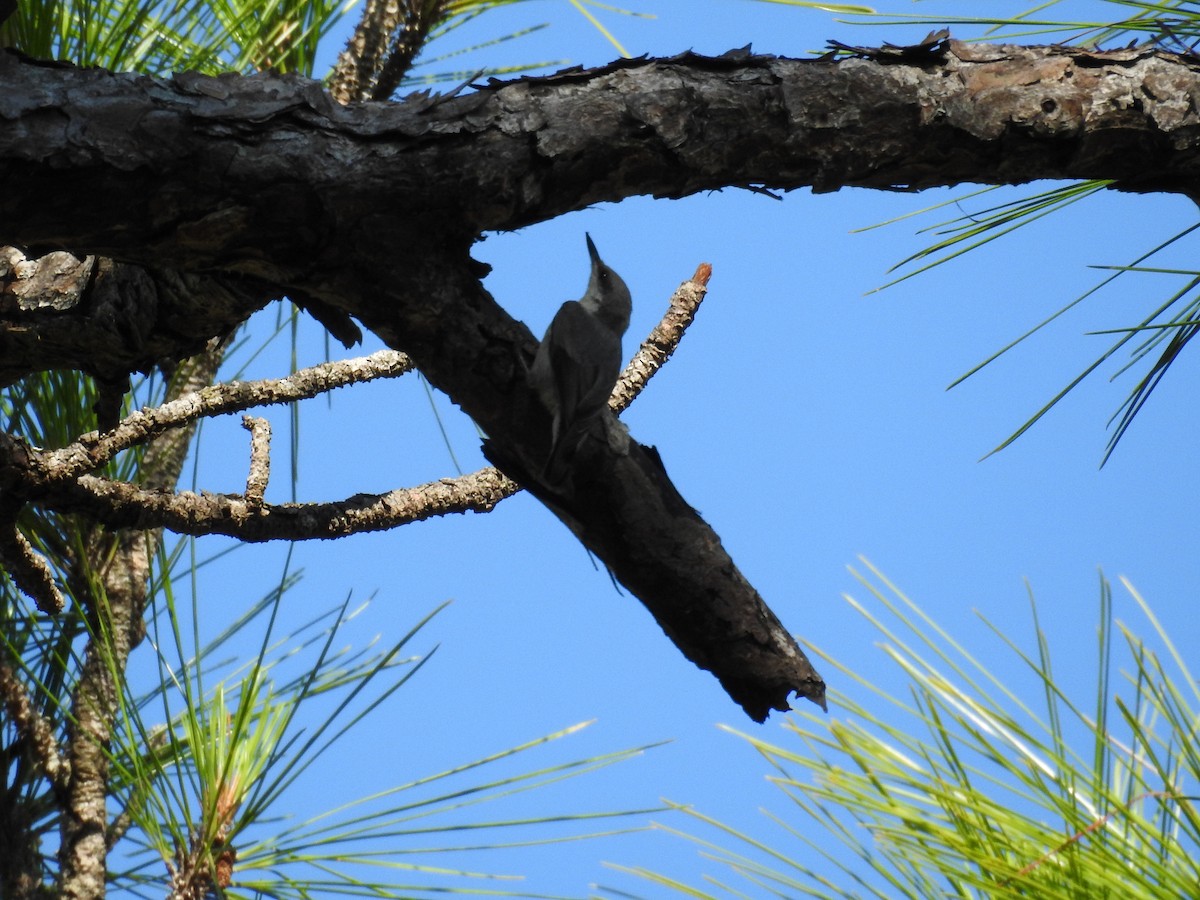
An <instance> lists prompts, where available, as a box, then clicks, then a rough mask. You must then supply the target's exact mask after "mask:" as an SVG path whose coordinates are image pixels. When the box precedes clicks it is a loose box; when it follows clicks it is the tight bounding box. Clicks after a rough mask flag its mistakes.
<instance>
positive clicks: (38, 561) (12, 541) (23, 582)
mask: <svg viewBox="0 0 1200 900" xmlns="http://www.w3.org/2000/svg"><path fill="white" fill-rule="evenodd" d="M0 562H3V563H4V567H5V569H7V570H8V574H9V575H10V576H11V577H12V580H13V581H14V582H15V583H16V585H17V587H18V588H20V589H21V590H22V591H23V592H24V593H25V594H27V595H28V596H30V597H32V598H33V602H34V603H35V604H37V608H38V609H40V610H41V611H42V612H44V613H45V614H46V615H48V616H56V615H58V614H59V613H61V612H62V611H63V609H64V608H65V607H66V603H67V601H66V599H65V598H64V597H63V595H62V592H61V591H59V589H58V585H56V584H55V583H54V574H53V573H52V572H51V571H50V567H49V566H48V565H46V560H44V559H43V558H42V557H41V555H40V554H39V553H38V552H37V551H36V550H34V549H33V547H32V545H30V543H29V541H27V540H25V536H24V535H23V534H21V532H20V531H19V530H18V529H17V526H16V523H15V522H11V521H6V522H0Z"/></svg>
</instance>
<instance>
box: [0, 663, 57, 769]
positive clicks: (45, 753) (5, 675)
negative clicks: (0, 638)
mask: <svg viewBox="0 0 1200 900" xmlns="http://www.w3.org/2000/svg"><path fill="white" fill-rule="evenodd" d="M0 701H3V703H4V709H5V711H6V712H7V713H8V717H9V721H10V722H12V724H13V727H14V728H16V730H17V733H18V734H21V735H23V736H24V737H25V738H27V740H28V746H29V747H30V748H31V749H32V751H33V753H34V755H35V756H36V758H37V761H38V764H39V765H40V767H41V770H42V772H44V773H45V775H46V777H47V778H48V779H50V783H51V784H53V785H54V786H55V787H56V788H59V789H61V788H63V787H64V786H65V785H66V783H67V779H68V777H69V774H70V771H69V768H68V763H67V760H66V758H65V757H64V756H63V754H62V751H61V750H60V749H59V746H58V740H57V739H56V738H55V737H54V726H53V725H51V724H50V722H49V721H48V720H47V719H46V718H45V717H44V716H42V715H41V714H40V713H39V712H38V711H37V706H36V704H35V703H34V702H33V698H31V697H30V696H29V691H28V690H26V688H25V685H24V683H23V682H22V681H21V679H20V678H18V677H17V673H16V672H14V671H13V669H12V666H10V665H9V664H8V662H6V661H0Z"/></svg>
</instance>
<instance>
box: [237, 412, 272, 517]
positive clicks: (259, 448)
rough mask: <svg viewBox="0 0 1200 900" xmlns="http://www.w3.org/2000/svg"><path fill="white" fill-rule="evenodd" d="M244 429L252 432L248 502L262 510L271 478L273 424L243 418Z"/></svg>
mask: <svg viewBox="0 0 1200 900" xmlns="http://www.w3.org/2000/svg"><path fill="white" fill-rule="evenodd" d="M242 427H244V428H245V429H246V430H247V431H249V432H250V471H249V473H248V474H247V475H246V502H247V503H248V504H250V506H252V507H254V508H256V509H261V508H262V505H263V495H264V494H265V493H266V491H267V481H268V480H269V479H270V477H271V423H269V422H268V421H267V420H266V419H262V418H256V417H254V416H242Z"/></svg>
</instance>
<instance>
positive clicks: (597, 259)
mask: <svg viewBox="0 0 1200 900" xmlns="http://www.w3.org/2000/svg"><path fill="white" fill-rule="evenodd" d="M583 236H584V237H585V238H587V245H588V255H590V256H591V257H592V262H594V263H596V264H599V263H600V254H599V253H597V252H596V245H595V244H593V243H592V236H591V235H590V234H588V233H587V232H586V231H585V232H584V233H583Z"/></svg>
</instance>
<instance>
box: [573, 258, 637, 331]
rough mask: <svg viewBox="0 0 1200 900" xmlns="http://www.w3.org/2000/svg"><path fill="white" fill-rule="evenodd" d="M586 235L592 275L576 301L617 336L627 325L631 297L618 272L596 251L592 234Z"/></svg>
mask: <svg viewBox="0 0 1200 900" xmlns="http://www.w3.org/2000/svg"><path fill="white" fill-rule="evenodd" d="M586 237H587V247H588V254H589V255H590V256H591V257H592V277H591V279H590V280H589V281H588V287H587V293H586V294H584V295H583V299H582V300H580V301H579V302H580V303H581V304H582V305H583V308H584V309H586V310H587V311H588V312H590V313H591V314H592V315H593V316H595V317H596V318H597V319H599V320H600V321H601V322H602V323H603V324H604V325H605V326H606V327H607V328H609V329H611V330H612V331H613V332H614V333H615V334H616V335H617V336H618V337H619V336H621V335H623V334H624V333H625V330H626V329H627V328H629V314H630V313H631V312H632V311H633V300H632V298H631V297H630V296H629V288H628V287H626V286H625V282H624V281H623V280H622V279H621V276H620V275H618V274H617V273H616V272H614V271H613V270H612V269H611V268H610V267H609V266H607V265H606V264H605V263H604V260H602V259H601V258H600V254H599V253H598V252H596V245H595V244H593V243H592V236H591V235H586Z"/></svg>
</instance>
